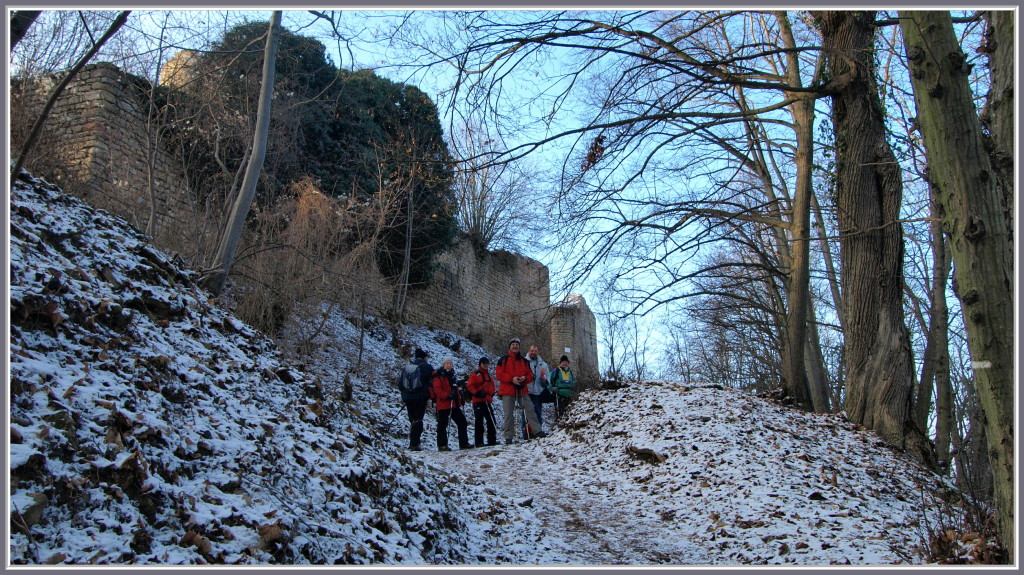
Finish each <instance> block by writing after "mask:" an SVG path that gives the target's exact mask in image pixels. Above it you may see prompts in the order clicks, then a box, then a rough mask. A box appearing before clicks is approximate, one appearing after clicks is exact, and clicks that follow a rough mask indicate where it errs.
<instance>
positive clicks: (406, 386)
mask: <svg viewBox="0 0 1024 575" xmlns="http://www.w3.org/2000/svg"><path fill="white" fill-rule="evenodd" d="M427 359H428V356H427V352H425V351H423V350H422V349H419V348H416V352H415V353H414V354H413V358H412V359H410V360H409V363H408V364H406V366H405V368H404V369H403V370H402V373H401V375H400V376H399V380H398V382H399V390H400V391H401V392H402V401H403V402H405V409H406V411H407V412H408V414H409V450H410V451H422V450H423V448H422V447H420V438H421V437H422V436H423V416H424V415H425V414H426V412H427V401H429V400H430V391H429V390H428V389H427V385H428V383H429V382H430V377H431V375H432V374H433V373H434V368H433V367H432V366H431V365H430V364H429V363H428V362H427Z"/></svg>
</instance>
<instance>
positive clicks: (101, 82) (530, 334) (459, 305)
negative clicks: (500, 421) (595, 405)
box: [11, 63, 598, 382]
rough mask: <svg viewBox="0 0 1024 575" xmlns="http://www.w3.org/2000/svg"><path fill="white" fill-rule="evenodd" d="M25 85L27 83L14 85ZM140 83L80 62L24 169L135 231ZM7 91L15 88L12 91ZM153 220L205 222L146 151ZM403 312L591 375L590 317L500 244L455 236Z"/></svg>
mask: <svg viewBox="0 0 1024 575" xmlns="http://www.w3.org/2000/svg"><path fill="white" fill-rule="evenodd" d="M53 84H54V80H53V79H52V78H50V79H42V80H37V81H35V82H34V83H33V84H32V85H30V86H26V85H22V86H19V90H14V89H13V87H12V102H11V117H12V143H15V144H17V145H18V146H19V147H20V142H19V141H18V137H19V136H18V134H19V132H20V133H21V134H22V136H23V135H24V134H25V133H27V128H26V124H27V123H30V122H31V121H32V120H33V119H34V118H35V117H36V115H37V114H38V111H39V110H40V109H41V108H42V104H43V102H44V101H45V99H46V97H47V96H48V94H49V92H50V90H51V89H52V87H53ZM24 87H29V88H30V89H28V90H24V91H23V90H21V88H24ZM143 90H145V86H144V82H142V83H140V81H139V80H133V79H131V78H130V77H128V76H127V75H125V74H123V73H122V72H121V71H120V70H119V69H118V68H117V67H115V66H114V65H112V64H109V63H100V64H93V65H89V66H86V67H85V68H84V69H83V70H82V71H81V72H80V73H79V75H78V76H77V78H76V79H75V80H74V81H73V82H72V83H71V84H70V85H69V86H68V88H67V89H66V90H65V92H64V94H63V95H62V96H61V98H60V99H59V100H58V102H57V104H56V106H55V107H54V109H53V111H52V112H51V116H50V119H49V120H48V122H47V129H46V130H45V131H44V134H43V136H42V138H41V139H40V142H39V144H38V145H37V149H38V150H39V153H38V154H36V156H35V157H34V158H33V161H32V162H30V163H28V164H27V168H28V169H29V170H30V171H32V172H34V173H35V174H37V175H40V176H42V177H45V178H47V179H49V180H51V181H53V182H54V183H56V184H58V185H60V186H61V187H62V188H64V189H65V190H66V191H67V192H69V193H72V194H75V195H77V196H79V197H81V198H82V199H84V200H86V201H88V202H89V203H91V204H92V205H94V206H96V207H98V208H101V209H104V210H106V211H108V212H110V213H112V214H115V215H118V216H120V217H123V218H125V219H126V220H128V221H129V222H131V223H132V224H133V225H135V226H136V227H137V228H139V229H140V230H145V228H146V223H147V220H148V218H149V213H150V194H149V193H148V191H147V190H149V185H148V181H149V170H148V166H149V164H148V162H147V154H146V151H147V150H148V149H150V146H148V145H147V130H146V126H147V109H146V106H145V105H144V104H143V102H145V101H146V100H145V98H144V92H143ZM16 94H17V95H16ZM19 121H20V123H19ZM155 157H156V161H155V164H154V166H155V169H154V174H155V186H154V189H155V191H156V194H155V197H156V210H157V216H158V218H157V222H158V227H157V228H156V230H155V233H153V234H152V235H153V241H154V243H155V244H156V245H158V246H160V247H161V248H163V249H165V250H168V251H170V252H173V253H186V252H189V253H190V252H193V251H194V250H196V249H197V248H196V243H197V242H198V239H197V238H199V237H200V236H201V232H200V231H199V230H198V229H197V226H199V225H200V224H201V223H202V222H204V221H205V219H204V217H202V215H201V212H202V213H205V211H202V210H198V209H196V206H195V205H194V201H193V200H192V199H191V197H192V194H191V193H190V192H189V189H188V186H187V182H186V181H185V179H184V176H183V172H184V170H183V169H182V168H181V167H180V164H179V163H177V162H176V161H175V160H174V157H173V155H171V154H169V153H166V151H163V150H160V149H158V150H157V153H156V155H155ZM363 286H364V287H367V286H376V287H375V288H368V287H367V289H370V291H371V292H372V294H373V296H374V298H373V299H374V300H375V301H374V304H375V307H378V309H381V310H384V309H387V308H388V306H389V305H390V301H391V294H389V293H387V292H388V289H387V288H386V287H385V286H386V282H384V280H383V278H380V277H379V276H378V277H373V278H366V281H365V282H363ZM406 309H407V312H406V321H407V322H408V323H411V324H418V325H425V326H428V327H433V328H439V329H445V330H448V331H451V332H454V333H457V334H460V335H463V336H464V337H467V338H468V339H470V340H471V341H473V342H474V343H477V344H478V345H481V346H482V347H484V349H487V350H488V351H489V352H490V353H492V354H493V355H494V356H495V357H498V356H500V355H503V354H504V353H505V352H506V351H507V350H508V341H509V339H510V338H512V337H518V338H520V339H521V340H522V342H523V349H524V352H525V350H526V349H527V348H528V347H529V346H530V345H531V344H538V345H539V346H540V348H541V355H542V356H543V357H544V358H545V360H547V361H548V362H549V363H550V364H552V365H554V364H556V363H557V361H558V357H559V356H561V355H562V353H563V349H564V348H566V347H568V348H571V349H572V353H570V354H568V355H569V356H570V358H571V361H572V364H573V367H574V369H575V370H576V372H577V374H578V375H579V376H580V377H581V379H585V380H586V379H591V378H592V381H594V382H596V381H597V379H598V375H597V332H596V328H595V325H596V320H595V319H594V315H593V313H591V311H590V309H589V308H587V306H586V302H584V301H583V299H582V297H579V296H574V297H573V298H570V300H569V301H568V302H567V303H562V304H559V305H556V306H552V305H551V294H550V288H549V278H548V269H547V267H545V266H544V265H543V264H541V263H540V262H538V261H536V260H532V259H529V258H526V257H522V256H519V255H516V254H512V253H510V252H505V251H497V252H487V253H483V254H481V253H478V252H477V251H476V250H474V249H473V247H472V245H471V244H470V242H469V241H461V242H459V243H458V244H457V245H456V247H455V248H454V249H452V250H451V251H449V252H448V253H446V254H443V255H442V256H441V257H440V258H439V261H438V262H437V267H436V271H435V277H434V281H433V283H432V284H431V285H430V286H429V287H426V288H423V289H414V290H412V291H411V292H410V294H409V299H408V303H407V306H406Z"/></svg>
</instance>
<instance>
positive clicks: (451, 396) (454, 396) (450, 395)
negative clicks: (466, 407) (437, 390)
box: [448, 391, 458, 401]
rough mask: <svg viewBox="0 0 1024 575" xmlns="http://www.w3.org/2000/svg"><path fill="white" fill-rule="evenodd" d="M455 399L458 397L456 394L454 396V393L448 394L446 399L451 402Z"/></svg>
mask: <svg viewBox="0 0 1024 575" xmlns="http://www.w3.org/2000/svg"><path fill="white" fill-rule="evenodd" d="M456 397H458V394H456V393H455V392H454V391H453V392H451V393H449V394H448V399H450V400H452V401H454V400H455V398H456Z"/></svg>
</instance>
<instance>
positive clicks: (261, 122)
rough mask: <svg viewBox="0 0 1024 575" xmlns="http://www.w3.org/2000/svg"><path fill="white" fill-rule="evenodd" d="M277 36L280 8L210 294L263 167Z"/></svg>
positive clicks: (219, 281)
mask: <svg viewBox="0 0 1024 575" xmlns="http://www.w3.org/2000/svg"><path fill="white" fill-rule="evenodd" d="M280 39H281V11H280V10H275V11H274V13H273V15H272V16H271V18H270V26H269V29H268V30H267V45H266V48H265V49H264V52H263V84H262V86H261V89H260V100H259V107H258V108H257V110H256V130H255V132H254V133H253V138H252V149H253V154H252V156H251V157H250V158H249V164H248V166H246V168H245V177H244V178H243V179H242V187H241V188H240V189H239V190H238V196H237V197H236V198H235V204H234V206H233V207H232V209H231V215H230V216H229V217H228V221H227V225H226V226H225V230H226V231H225V233H224V235H223V237H222V238H221V243H220V247H219V248H218V250H217V255H216V256H215V259H214V263H213V268H214V271H213V275H212V276H210V280H209V282H208V283H207V287H208V288H209V289H210V291H211V292H213V294H214V295H220V292H221V290H223V289H224V284H225V282H227V279H228V273H229V272H230V271H231V265H232V264H233V263H234V259H235V250H236V249H238V240H239V239H240V238H241V236H242V228H243V227H244V226H245V218H246V216H247V215H248V214H249V207H250V206H251V205H252V199H253V196H255V195H256V182H257V181H258V180H259V177H260V170H261V169H263V158H264V156H266V153H267V136H268V135H269V132H270V103H271V100H272V97H273V94H274V71H275V60H276V59H277V45H278V43H279V42H280Z"/></svg>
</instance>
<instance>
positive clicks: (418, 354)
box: [414, 347, 427, 359]
mask: <svg viewBox="0 0 1024 575" xmlns="http://www.w3.org/2000/svg"><path fill="white" fill-rule="evenodd" d="M414 355H415V356H416V359H425V358H426V357H427V352H425V351H423V350H422V349H420V348H418V347H417V348H416V353H415V354H414Z"/></svg>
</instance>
